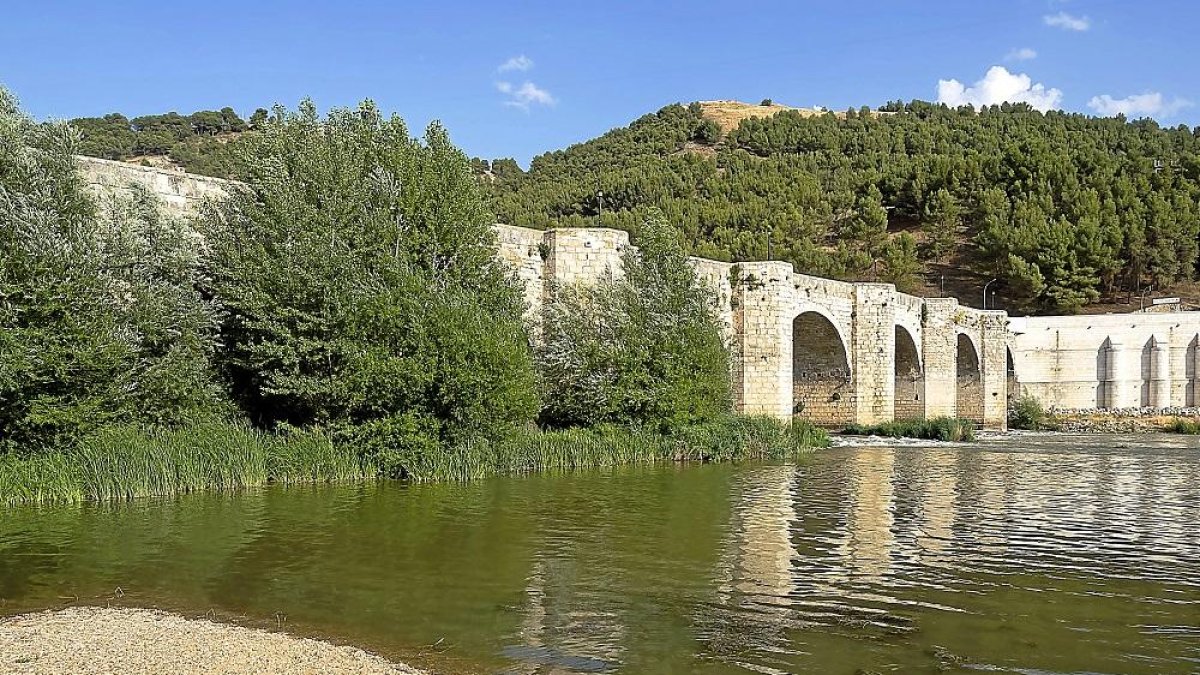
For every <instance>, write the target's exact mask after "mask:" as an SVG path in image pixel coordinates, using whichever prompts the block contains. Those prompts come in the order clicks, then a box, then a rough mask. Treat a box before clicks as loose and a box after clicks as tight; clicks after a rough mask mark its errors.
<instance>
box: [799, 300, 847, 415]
mask: <svg viewBox="0 0 1200 675" xmlns="http://www.w3.org/2000/svg"><path fill="white" fill-rule="evenodd" d="M849 354H850V352H849V350H848V349H847V346H846V341H845V340H844V339H843V338H842V334H841V331H839V330H838V327H837V325H836V324H835V323H834V322H833V320H832V318H831V317H830V316H829V315H828V314H827V313H825V312H823V311H819V310H815V309H807V308H806V310H805V311H802V312H800V313H799V314H797V315H796V317H795V318H794V319H792V413H793V414H794V415H797V416H799V417H803V418H805V419H808V420H811V421H813V422H815V423H817V424H823V425H830V426H832V425H839V424H846V423H848V422H852V421H853V420H854V400H853V399H854V396H853V392H854V388H853V386H852V384H851V379H852V378H851V371H850V357H849Z"/></svg>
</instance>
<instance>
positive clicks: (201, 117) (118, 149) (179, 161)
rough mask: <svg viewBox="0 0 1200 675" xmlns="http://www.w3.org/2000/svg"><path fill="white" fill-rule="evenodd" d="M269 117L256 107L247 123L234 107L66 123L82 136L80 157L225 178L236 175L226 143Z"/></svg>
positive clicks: (85, 119)
mask: <svg viewBox="0 0 1200 675" xmlns="http://www.w3.org/2000/svg"><path fill="white" fill-rule="evenodd" d="M267 115H268V113H267V111H266V110H265V109H263V108H259V109H258V110H256V111H255V112H254V114H253V115H252V116H251V117H250V120H249V121H246V120H243V119H242V118H241V117H239V116H238V114H237V113H236V112H234V110H233V108H229V107H225V108H222V109H220V110H199V111H196V112H194V113H192V114H190V115H180V114H179V113H176V112H169V113H165V114H161V115H143V116H141V117H134V118H133V119H129V118H128V117H126V116H125V115H122V114H121V113H111V114H109V115H105V116H103V117H80V118H76V119H73V120H70V124H71V126H73V127H75V128H76V129H77V130H79V131H80V133H81V134H82V136H83V138H82V143H81V145H80V152H81V154H84V155H89V156H91V157H100V158H102V159H112V160H117V161H123V162H131V163H134V164H140V165H143V166H153V167H158V168H174V169H180V170H183V171H188V172H190V173H197V174H202V175H205V176H216V177H218V178H229V177H232V176H234V175H236V173H237V171H236V166H235V160H234V158H233V153H231V152H230V149H231V148H230V144H231V143H236V142H237V140H238V139H239V138H241V136H242V135H243V134H245V133H252V132H253V130H254V129H255V128H256V127H257V126H258V125H261V124H263V123H264V122H265V121H266V119H267Z"/></svg>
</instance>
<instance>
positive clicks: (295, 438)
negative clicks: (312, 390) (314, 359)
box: [0, 422, 375, 506]
mask: <svg viewBox="0 0 1200 675" xmlns="http://www.w3.org/2000/svg"><path fill="white" fill-rule="evenodd" d="M374 474H375V471H374V470H373V469H372V468H371V467H366V466H363V465H362V464H361V463H360V461H359V459H358V457H357V456H356V455H355V454H354V453H351V452H347V451H345V450H344V449H339V448H338V447H336V446H335V445H334V444H333V442H332V440H331V439H330V437H329V436H328V435H327V434H325V433H323V432H320V431H297V432H291V433H285V434H269V433H264V432H261V431H257V430H255V429H252V428H250V427H249V426H246V425H240V424H229V423H221V422H212V423H201V424H196V425H191V426H186V427H182V428H179V429H169V430H167V429H144V428H139V427H114V428H110V429H106V430H104V431H101V432H99V433H97V434H95V435H93V436H89V437H87V438H85V439H83V440H82V441H80V442H79V444H78V445H76V446H75V447H73V448H71V449H69V450H64V451H60V452H50V453H46V454H33V455H29V456H27V457H20V456H15V455H11V454H10V455H0V504H5V505H10V506H11V505H14V504H19V503H28V502H83V501H103V500H111V499H134V498H138V497H151V496H169V495H176V494H184V493H188V492H195V491H198V490H210V489H218V490H220V489H240V488H245V487H250V486H253V485H263V484H266V483H311V482H331V481H343V480H360V479H364V478H368V477H371V476H374Z"/></svg>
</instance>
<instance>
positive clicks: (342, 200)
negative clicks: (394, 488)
mask: <svg viewBox="0 0 1200 675" xmlns="http://www.w3.org/2000/svg"><path fill="white" fill-rule="evenodd" d="M241 152H242V158H241V161H242V162H243V163H244V166H245V167H246V169H245V171H246V174H245V176H244V179H245V182H246V184H247V187H246V189H245V190H241V191H238V192H236V193H235V194H234V195H233V197H232V198H231V199H229V200H228V201H227V202H225V203H223V204H220V205H218V206H217V207H216V208H215V209H212V210H210V212H209V213H208V214H207V217H206V219H205V222H206V226H207V231H208V233H209V239H210V241H211V245H212V249H213V270H212V273H213V281H212V292H213V293H214V294H215V295H216V296H217V297H219V298H220V299H221V301H222V302H223V304H224V307H225V315H226V320H225V322H224V326H223V335H224V336H225V350H224V357H223V362H222V365H223V368H224V371H225V373H226V374H227V376H228V378H229V379H230V382H231V385H232V388H233V392H234V395H235V397H236V400H237V401H238V402H239V403H240V404H241V405H242V406H243V408H244V409H245V410H246V412H247V413H248V414H249V415H250V416H251V417H252V418H253V419H255V420H257V421H259V422H260V423H264V424H268V425H271V424H277V423H288V424H293V425H308V424H332V425H336V426H339V427H341V428H343V429H349V430H350V431H349V432H348V433H354V434H359V436H358V441H360V442H363V443H367V444H374V445H372V446H371V447H374V448H377V449H378V450H379V452H380V453H383V454H385V455H386V453H393V452H402V451H405V450H404V449H405V448H408V451H413V450H412V449H413V448H417V449H418V450H419V449H420V448H425V449H430V448H432V447H433V446H434V445H435V444H455V443H458V442H461V441H463V440H465V439H467V438H470V437H472V436H476V435H483V436H495V435H498V434H501V433H503V432H504V431H506V430H507V429H508V428H509V426H510V425H513V424H520V423H524V422H527V421H529V420H531V419H532V418H533V415H534V414H535V412H536V410H537V398H536V387H535V379H534V371H533V367H532V360H531V355H530V352H529V348H528V339H527V336H526V331H525V326H524V324H523V322H522V319H521V314H522V311H523V302H522V296H521V294H520V292H519V291H518V289H517V287H516V285H515V283H514V281H513V280H512V279H511V278H510V277H509V276H508V273H507V272H506V271H505V270H504V269H503V268H502V267H501V264H500V263H499V262H498V261H497V258H496V246H495V240H494V234H493V232H492V230H491V227H490V225H491V222H492V219H491V217H490V215H489V214H488V212H487V210H486V208H485V207H484V205H483V200H482V196H481V194H480V191H479V187H478V185H477V184H476V182H475V179H474V177H473V176H472V175H471V172H470V168H469V164H468V161H467V158H466V157H465V156H464V155H463V154H462V153H461V152H459V150H458V149H457V148H455V147H454V146H453V145H452V144H451V143H450V141H449V139H448V137H447V135H446V132H445V130H443V129H442V128H441V127H440V126H437V125H436V124H435V125H431V126H430V127H429V129H428V131H427V132H426V134H425V137H424V142H421V141H418V140H417V139H414V138H411V137H409V135H408V131H407V128H406V127H405V125H404V123H403V121H402V120H400V119H399V118H395V117H393V118H390V119H387V118H384V117H382V116H381V115H380V113H379V111H378V110H377V109H376V108H375V106H374V105H373V104H371V103H370V102H366V103H363V104H362V105H361V106H360V107H359V108H358V109H356V110H347V109H339V110H334V111H332V112H330V113H329V115H328V116H327V117H325V118H321V117H320V116H318V114H317V113H316V110H315V108H314V106H313V105H312V103H311V102H308V101H306V102H304V103H303V104H302V105H301V106H300V109H299V111H298V112H289V111H287V110H284V109H281V108H277V109H276V110H275V111H274V113H273V115H272V116H271V119H270V121H269V122H268V123H267V124H266V126H265V127H263V129H262V130H261V131H260V132H259V133H258V134H256V135H255V136H253V137H252V138H251V139H250V140H249V141H248V142H247V143H246V144H245V145H244V146H243V147H242V149H241ZM389 457H390V456H384V457H381V460H382V461H384V462H388V461H390V460H389ZM391 459H394V457H392V458H391ZM392 470H393V471H396V472H402V471H403V468H402V467H400V466H398V465H393V466H392Z"/></svg>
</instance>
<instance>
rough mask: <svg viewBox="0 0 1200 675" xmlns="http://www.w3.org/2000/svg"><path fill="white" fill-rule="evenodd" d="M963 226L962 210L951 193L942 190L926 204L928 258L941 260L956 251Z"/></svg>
mask: <svg viewBox="0 0 1200 675" xmlns="http://www.w3.org/2000/svg"><path fill="white" fill-rule="evenodd" d="M961 225H962V209H961V208H959V205H958V200H957V199H955V198H954V195H952V194H950V191H949V190H947V189H945V188H941V189H939V190H937V191H936V192H934V193H933V195H932V196H931V197H930V198H929V200H928V201H926V203H925V218H924V227H923V229H924V230H925V235H926V240H925V241H926V247H927V249H928V256H929V258H931V259H933V260H941V259H943V258H945V257H946V256H947V255H948V254H949V253H950V252H951V251H953V250H954V247H955V245H956V244H957V237H958V228H959V227H960V226H961Z"/></svg>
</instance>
